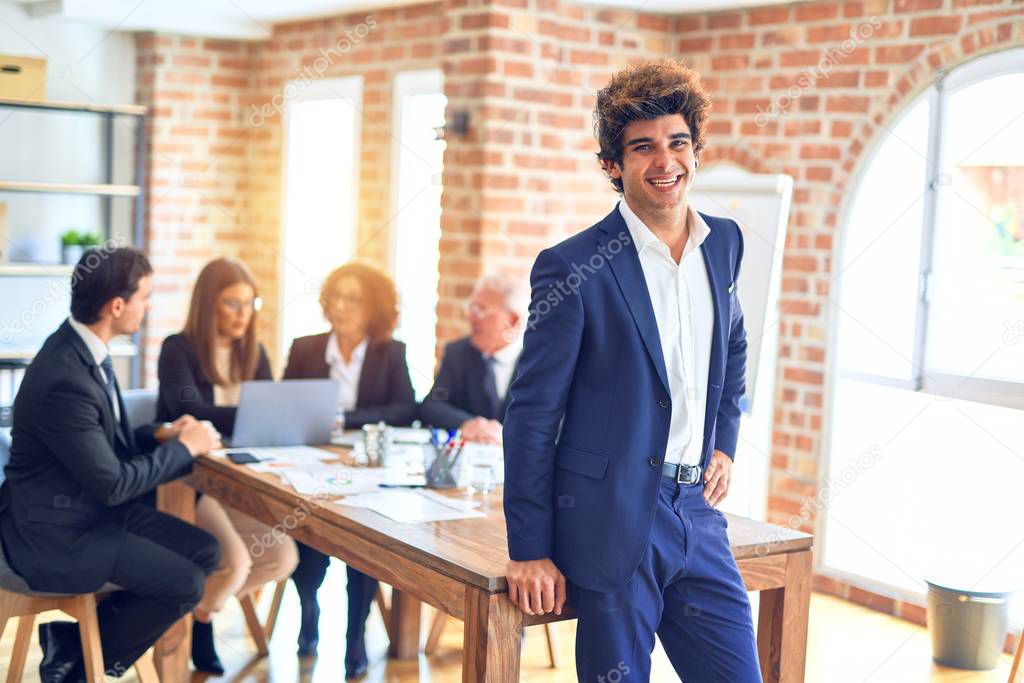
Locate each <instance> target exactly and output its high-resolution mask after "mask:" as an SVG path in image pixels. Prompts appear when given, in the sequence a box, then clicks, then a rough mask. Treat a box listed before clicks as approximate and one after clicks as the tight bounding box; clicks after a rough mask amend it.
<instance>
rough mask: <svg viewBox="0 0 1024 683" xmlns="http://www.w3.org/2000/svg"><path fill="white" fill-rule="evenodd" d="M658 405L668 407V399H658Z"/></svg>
mask: <svg viewBox="0 0 1024 683" xmlns="http://www.w3.org/2000/svg"><path fill="white" fill-rule="evenodd" d="M658 405H659V406H661V407H662V408H668V406H669V403H668V399H664V398H663V399H661V400H660V401H658Z"/></svg>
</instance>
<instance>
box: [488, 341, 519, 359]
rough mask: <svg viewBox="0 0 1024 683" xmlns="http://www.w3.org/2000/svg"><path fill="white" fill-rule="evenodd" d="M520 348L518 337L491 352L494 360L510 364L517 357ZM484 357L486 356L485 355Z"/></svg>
mask: <svg viewBox="0 0 1024 683" xmlns="http://www.w3.org/2000/svg"><path fill="white" fill-rule="evenodd" d="M521 350H522V341H520V338H516V339H515V340H514V341H512V342H509V343H508V344H505V346H503V347H501V348H500V349H498V350H497V351H495V352H494V353H492V354H491V356H493V357H494V359H495V360H496V361H498V363H499V364H501V365H512V364H513V363H515V362H516V359H517V358H519V352H520V351H521ZM484 358H487V356H486V355H485V356H484Z"/></svg>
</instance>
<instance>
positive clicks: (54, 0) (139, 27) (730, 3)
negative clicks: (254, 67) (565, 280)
mask: <svg viewBox="0 0 1024 683" xmlns="http://www.w3.org/2000/svg"><path fill="white" fill-rule="evenodd" d="M14 1H15V2H17V4H20V5H22V6H23V7H24V8H25V9H26V10H27V11H28V12H29V13H30V14H31V15H32V16H33V17H37V18H44V17H51V18H61V19H66V20H69V21H75V22H79V23H86V24H90V25H94V26H98V27H101V28H105V29H107V30H118V31H161V32H166V33H185V34H189V35H200V36H213V37H219V38H235V39H239V40H261V39H264V38H266V37H268V36H269V35H270V33H271V28H272V26H273V24H275V23H280V22H285V21H297V20H301V19H311V18H315V17H324V16H331V15H336V14H345V13H348V12H357V11H364V10H372V9H380V8H382V7H394V6H397V5H412V4H417V3H419V2H423V0H376V1H374V0H285V1H282V0H14ZM570 1H577V0H570ZM578 1H579V2H580V4H592V5H602V6H607V7H618V8H623V9H633V10H640V9H642V10H643V11H644V12H652V13H664V14H683V13H690V12H699V11H708V10H720V9H736V8H740V7H754V6H760V5H766V4H776V3H782V2H788V1H789V0H586V2H583V1H582V0H578Z"/></svg>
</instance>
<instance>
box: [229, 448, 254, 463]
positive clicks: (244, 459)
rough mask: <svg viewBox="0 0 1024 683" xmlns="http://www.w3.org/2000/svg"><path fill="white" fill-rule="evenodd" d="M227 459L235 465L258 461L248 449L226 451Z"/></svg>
mask: <svg viewBox="0 0 1024 683" xmlns="http://www.w3.org/2000/svg"><path fill="white" fill-rule="evenodd" d="M228 460H230V461H231V462H233V463H235V464H236V465H248V464H250V463H254V462H259V461H260V459H259V458H257V457H256V456H255V455H253V454H252V453H249V452H248V451H233V452H231V453H228Z"/></svg>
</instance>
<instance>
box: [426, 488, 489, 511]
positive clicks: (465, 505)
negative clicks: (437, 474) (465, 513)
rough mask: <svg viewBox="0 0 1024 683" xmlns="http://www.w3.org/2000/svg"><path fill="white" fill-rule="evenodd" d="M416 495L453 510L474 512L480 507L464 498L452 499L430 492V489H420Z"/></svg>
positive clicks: (478, 504)
mask: <svg viewBox="0 0 1024 683" xmlns="http://www.w3.org/2000/svg"><path fill="white" fill-rule="evenodd" d="M416 493H418V494H420V495H421V496H424V497H426V498H429V499H430V500H432V501H434V502H437V503H440V504H441V505H445V506H447V507H450V508H452V509H454V510H475V509H476V508H478V507H480V503H478V502H477V501H475V500H466V499H465V498H452V497H451V496H445V495H442V494H440V493H438V492H437V491H431V490H430V489H420V490H418V491H416Z"/></svg>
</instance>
